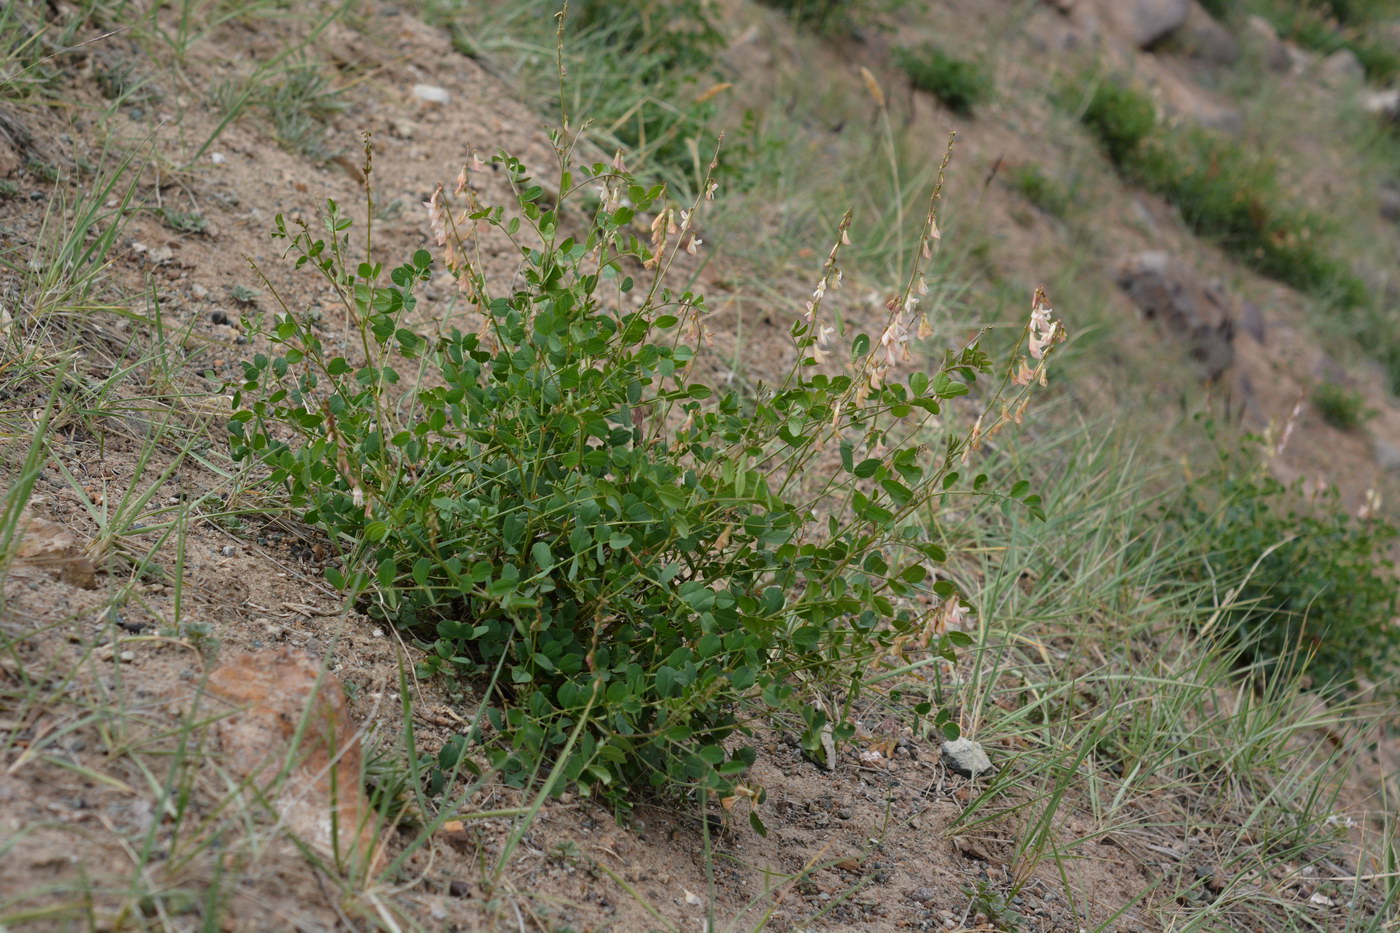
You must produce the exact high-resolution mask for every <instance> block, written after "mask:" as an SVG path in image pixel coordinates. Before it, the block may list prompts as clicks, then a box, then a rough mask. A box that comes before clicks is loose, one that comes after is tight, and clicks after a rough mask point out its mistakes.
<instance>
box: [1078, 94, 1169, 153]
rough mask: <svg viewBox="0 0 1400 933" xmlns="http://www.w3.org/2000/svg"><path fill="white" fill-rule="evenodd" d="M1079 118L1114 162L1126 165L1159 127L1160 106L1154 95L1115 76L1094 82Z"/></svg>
mask: <svg viewBox="0 0 1400 933" xmlns="http://www.w3.org/2000/svg"><path fill="white" fill-rule="evenodd" d="M1062 96H1063V97H1064V99H1065V100H1066V101H1068V100H1069V99H1070V95H1069V94H1067V93H1066V94H1063V95H1062ZM1080 120H1081V121H1082V122H1083V123H1084V125H1085V126H1086V127H1088V129H1089V131H1090V132H1091V133H1093V134H1094V136H1095V137H1096V138H1097V139H1098V140H1099V143H1100V144H1101V145H1102V146H1103V148H1104V151H1105V152H1106V153H1108V157H1109V158H1110V159H1112V160H1113V163H1114V164H1115V165H1118V166H1123V165H1125V164H1127V163H1128V162H1129V160H1130V159H1131V158H1132V157H1133V156H1134V155H1136V154H1137V151H1138V148H1139V146H1141V145H1142V142H1143V141H1144V140H1145V139H1147V137H1148V136H1150V135H1151V134H1152V131H1153V130H1155V129H1156V128H1157V107H1156V105H1155V104H1153V103H1152V98H1150V97H1148V96H1147V95H1146V94H1144V93H1143V92H1141V91H1139V90H1137V89H1136V88H1133V87H1132V86H1130V85H1129V84H1128V82H1127V81H1124V80H1121V79H1117V78H1113V79H1108V80H1102V81H1099V82H1097V83H1096V84H1095V85H1094V87H1093V92H1092V93H1091V94H1090V96H1089V99H1088V101H1087V102H1086V103H1085V104H1084V105H1083V111H1082V113H1081V114H1080Z"/></svg>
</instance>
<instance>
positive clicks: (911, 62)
mask: <svg viewBox="0 0 1400 933" xmlns="http://www.w3.org/2000/svg"><path fill="white" fill-rule="evenodd" d="M894 61H895V64H897V65H898V66H899V67H900V69H901V70H902V71H903V72H904V73H905V74H906V75H907V76H908V77H909V82H910V83H911V84H913V85H914V87H916V88H918V89H919V90H921V91H928V92H929V93H930V94H933V95H935V96H936V97H938V99H939V100H941V101H943V103H945V104H947V105H948V107H949V109H951V110H953V111H954V112H955V113H961V114H964V115H967V114H971V113H972V110H973V108H974V107H975V106H976V105H978V104H980V103H982V102H983V101H984V100H986V99H987V98H988V97H990V96H991V94H992V90H993V87H994V85H993V82H992V76H991V74H989V73H988V72H987V70H986V68H984V67H983V66H982V65H981V64H980V63H978V62H976V61H972V60H970V59H964V58H958V57H957V56H955V55H950V54H949V53H947V52H945V51H944V50H943V49H941V48H939V47H938V46H936V45H933V44H930V43H926V44H924V45H921V46H917V47H914V48H902V49H895V50H894Z"/></svg>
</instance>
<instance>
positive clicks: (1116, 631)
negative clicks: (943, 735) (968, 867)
mask: <svg viewBox="0 0 1400 933" xmlns="http://www.w3.org/2000/svg"><path fill="white" fill-rule="evenodd" d="M1144 414H1145V413H1144ZM1125 415H1126V417H1124V416H1125ZM1119 417H1120V419H1122V420H1121V421H1120V423H1119V424H1118V425H1117V426H1109V425H1086V424H1082V423H1078V424H1075V423H1069V424H1065V425H1064V426H1063V427H1061V428H1058V429H1052V430H1050V431H1048V432H1046V433H1045V434H1044V435H1042V436H1040V437H1036V438H1030V437H1025V438H1020V437H1018V438H1017V439H1014V440H1012V441H1008V442H1007V444H1006V445H1004V446H1002V447H1001V448H999V449H998V450H996V451H993V452H990V453H989V454H988V455H987V456H986V458H985V459H984V461H983V462H982V463H981V464H980V468H981V469H983V470H984V471H985V472H987V473H988V475H989V476H991V477H993V481H995V477H997V476H1010V475H1021V473H1022V471H1024V470H1026V469H1027V468H1028V467H1029V465H1031V464H1034V465H1036V466H1035V468H1034V469H1033V472H1034V473H1035V474H1036V475H1037V476H1038V478H1042V482H1041V483H1040V488H1041V489H1042V491H1043V493H1044V496H1045V502H1046V506H1047V509H1048V511H1047V516H1048V519H1047V521H1046V522H1045V523H1040V522H1031V521H1025V520H1023V519H1022V517H1021V516H1018V515H1015V514H1014V513H1013V514H1011V515H1009V516H1007V515H1003V514H1002V513H1000V512H999V511H997V510H996V509H993V508H984V507H981V506H976V505H974V506H971V507H967V508H964V509H958V510H957V511H958V512H961V513H962V515H963V520H962V521H961V522H957V521H954V520H953V519H952V516H950V515H949V513H948V512H947V511H943V512H941V513H940V517H941V519H942V520H943V521H944V522H946V523H947V527H948V528H949V530H950V534H951V535H955V536H956V540H959V541H961V542H962V543H963V547H962V553H963V554H964V555H967V556H968V557H969V558H971V559H970V561H969V562H965V563H963V564H962V565H961V566H959V567H958V568H957V570H956V571H955V575H956V573H957V572H962V573H966V574H968V575H969V576H972V577H975V578H976V579H978V580H979V589H978V597H977V600H976V603H975V608H976V609H977V613H978V614H977V621H976V624H975V626H974V630H975V638H976V641H975V646H974V648H973V650H972V651H971V652H969V654H970V655H971V657H969V658H968V660H967V662H966V663H965V664H959V665H956V666H951V665H950V666H944V667H942V668H938V669H932V670H929V671H928V672H927V677H926V687H925V688H924V691H919V690H913V691H911V690H910V689H909V686H908V685H903V686H901V688H900V693H901V694H902V696H901V698H900V702H904V703H911V702H916V701H918V700H924V701H926V702H930V703H933V704H939V703H949V704H951V705H952V706H953V707H954V708H956V709H958V710H960V711H961V718H960V720H959V722H960V724H961V725H962V726H963V728H964V731H965V732H968V733H971V734H972V735H974V736H976V737H977V738H978V740H979V741H981V742H982V743H983V744H984V745H986V746H987V747H988V748H989V749H991V750H992V755H993V759H994V761H995V762H996V763H997V764H998V766H999V767H1000V771H999V772H998V774H996V775H995V776H994V777H992V778H991V779H990V780H989V781H988V782H987V783H986V784H985V785H984V787H983V790H982V792H981V793H980V794H979V795H978V796H976V797H975V798H974V799H973V800H971V801H969V803H968V805H967V806H966V808H965V809H964V811H963V813H962V814H960V815H959V817H958V818H957V820H956V821H955V822H954V825H953V828H952V832H953V833H955V834H968V835H971V836H974V837H976V836H979V835H987V834H988V833H989V831H991V830H996V829H999V830H1000V833H1001V834H1007V835H1010V836H1011V837H1012V838H1014V839H1015V840H1016V843H1015V848H1014V855H1013V856H1012V858H1011V860H1010V863H1009V864H1008V872H1009V874H1010V878H1009V880H1008V881H1007V882H1005V883H1003V884H1000V885H997V886H996V887H995V888H991V889H985V888H984V889H979V890H978V891H977V892H976V893H977V894H978V895H979V897H980V902H981V903H982V904H983V905H985V906H987V907H991V908H998V907H1001V906H1002V905H1005V904H1007V903H1014V901H1013V900H1012V899H1013V898H1014V897H1016V896H1017V895H1018V894H1019V893H1020V892H1021V890H1023V888H1024V887H1025V886H1026V885H1027V884H1029V883H1031V879H1033V878H1034V877H1036V876H1037V874H1040V875H1042V876H1043V874H1044V873H1045V869H1047V868H1048V870H1049V873H1051V874H1058V875H1059V876H1060V877H1061V878H1063V879H1065V892H1066V895H1067V896H1068V897H1069V898H1070V899H1071V901H1074V899H1075V898H1077V893H1076V891H1075V888H1074V886H1073V885H1072V884H1070V878H1072V877H1073V873H1074V871H1075V867H1074V866H1075V864H1076V862H1077V860H1078V859H1079V858H1080V857H1083V855H1084V854H1085V853H1084V851H1083V850H1084V849H1085V848H1086V847H1087V846H1088V845H1090V844H1092V843H1094V842H1095V841H1097V840H1099V839H1101V838H1103V837H1104V836H1107V835H1109V834H1112V835H1113V838H1114V839H1115V840H1117V841H1118V842H1119V843H1120V844H1121V845H1123V846H1125V847H1126V848H1127V849H1128V850H1129V851H1130V852H1139V853H1141V854H1143V855H1146V854H1148V853H1150V852H1151V851H1159V852H1160V851H1161V850H1162V849H1178V848H1179V847H1182V846H1184V845H1185V844H1187V841H1188V840H1194V841H1195V844H1199V842H1200V840H1201V839H1202V838H1205V839H1207V840H1209V845H1210V847H1211V848H1212V850H1213V851H1214V853H1215V855H1216V857H1217V858H1218V861H1219V862H1220V864H1221V865H1222V866H1224V871H1223V877H1226V878H1230V879H1236V880H1234V881H1231V882H1229V883H1227V884H1226V885H1225V886H1224V887H1223V888H1222V889H1221V890H1219V891H1218V892H1211V891H1209V890H1208V889H1207V888H1206V887H1205V885H1204V884H1203V881H1202V878H1201V876H1199V875H1197V874H1196V873H1195V872H1194V871H1193V870H1192V869H1193V868H1194V867H1195V866H1194V865H1187V866H1184V870H1183V871H1182V872H1180V873H1179V874H1178V873H1176V872H1173V871H1170V870H1168V871H1166V872H1164V873H1162V874H1161V875H1160V876H1159V877H1157V878H1156V879H1155V880H1154V883H1153V884H1151V885H1149V886H1147V887H1145V888H1144V889H1143V891H1142V892H1141V894H1140V896H1139V897H1138V898H1137V899H1136V900H1134V901H1131V902H1129V903H1127V904H1124V905H1122V907H1121V908H1120V911H1121V913H1120V915H1119V917H1118V918H1117V922H1118V923H1119V924H1121V928H1123V929H1142V928H1146V927H1149V926H1151V925H1152V924H1151V921H1150V920H1149V918H1153V917H1155V918H1158V919H1160V918H1161V917H1162V916H1163V915H1164V914H1173V915H1177V916H1179V917H1182V918H1183V919H1186V920H1189V924H1188V925H1187V926H1184V927H1183V928H1184V929H1202V930H1205V929H1249V928H1256V927H1258V928H1265V929H1293V928H1298V929H1303V928H1306V926H1305V925H1303V924H1302V923H1301V921H1303V920H1305V919H1307V914H1306V911H1307V910H1308V905H1307V904H1305V903H1301V904H1300V903H1298V902H1289V901H1286V900H1280V899H1278V898H1276V897H1275V896H1273V895H1272V894H1271V893H1270V892H1269V890H1268V889H1267V888H1266V887H1264V886H1261V885H1258V884H1253V883H1251V879H1253V878H1263V877H1269V876H1270V873H1271V872H1287V873H1289V874H1290V876H1298V877H1301V876H1306V875H1307V874H1309V873H1316V874H1323V873H1324V872H1332V873H1335V870H1334V869H1326V865H1327V864H1328V862H1329V861H1331V862H1337V861H1343V860H1350V861H1352V862H1353V863H1354V860H1355V856H1354V855H1349V854H1348V850H1349V846H1348V844H1347V842H1346V840H1345V839H1344V838H1342V837H1341V836H1339V835H1338V834H1337V832H1336V831H1335V830H1334V827H1333V824H1334V821H1335V819H1336V815H1337V811H1338V807H1339V805H1340V804H1339V801H1338V793H1339V790H1340V786H1341V781H1342V779H1343V777H1344V776H1345V774H1346V771H1347V768H1348V767H1349V765H1350V763H1351V762H1352V761H1353V760H1354V759H1355V758H1357V757H1358V756H1359V755H1360V754H1362V752H1363V750H1364V742H1363V740H1362V738H1361V737H1360V735H1358V730H1357V729H1356V728H1355V727H1356V726H1357V725H1358V724H1360V723H1361V722H1363V721H1364V718H1365V717H1366V716H1367V715H1369V714H1370V712H1369V711H1368V710H1367V708H1366V707H1364V706H1362V705H1360V704H1359V703H1358V702H1352V701H1343V700H1337V699H1334V700H1333V701H1332V702H1331V703H1330V704H1329V705H1327V706H1319V705H1318V704H1316V703H1315V701H1313V700H1312V699H1311V698H1309V697H1307V696H1304V695H1303V690H1304V687H1305V679H1304V675H1303V674H1302V673H1300V672H1298V671H1297V670H1285V669H1275V670H1274V671H1273V672H1272V673H1270V672H1269V671H1268V670H1267V669H1265V668H1264V667H1263V666H1262V665H1255V666H1253V667H1248V665H1249V664H1250V660H1249V659H1248V658H1247V657H1246V654H1245V647H1244V646H1243V645H1242V644H1241V643H1240V642H1238V641H1237V640H1235V639H1234V638H1232V637H1228V635H1227V629H1228V626H1225V625H1222V624H1221V623H1220V622H1219V621H1218V620H1217V621H1216V623H1215V624H1214V625H1213V626H1212V625H1209V623H1210V622H1211V620H1212V619H1214V618H1216V616H1217V614H1218V613H1219V612H1220V611H1221V610H1222V608H1223V609H1225V610H1227V611H1229V610H1235V609H1240V610H1243V609H1245V608H1247V607H1248V606H1250V605H1251V603H1250V602H1249V596H1248V595H1247V594H1239V593H1235V592H1234V588H1235V586H1236V585H1237V584H1238V580H1237V579H1227V578H1225V577H1224V576H1223V575H1211V576H1202V575H1191V574H1188V573H1186V572H1185V571H1187V570H1188V569H1190V568H1199V567H1200V566H1201V553H1202V541H1208V540H1209V539H1208V538H1202V537H1198V536H1196V534H1195V533H1194V532H1192V533H1186V532H1185V530H1184V529H1183V528H1182V527H1181V526H1178V525H1173V524H1171V523H1163V522H1162V521H1161V517H1160V510H1161V509H1162V508H1164V507H1166V508H1170V507H1172V506H1174V504H1175V503H1176V502H1178V501H1179V499H1180V497H1181V495H1182V494H1183V486H1182V484H1181V481H1180V480H1179V479H1177V478H1174V477H1173V476H1171V475H1168V474H1167V473H1166V472H1161V471H1156V470H1153V469H1152V468H1151V467H1150V466H1149V464H1150V462H1152V460H1153V459H1155V457H1154V456H1153V454H1152V453H1151V452H1150V451H1147V450H1145V449H1144V448H1143V446H1142V445H1143V444H1144V443H1147V440H1146V437H1147V435H1144V440H1143V441H1141V442H1140V441H1135V440H1134V439H1133V437H1134V434H1135V429H1134V428H1133V427H1131V426H1130V425H1131V424H1132V423H1134V422H1135V421H1136V418H1135V416H1134V413H1132V412H1127V413H1123V412H1120V413H1119ZM1150 417H1151V418H1152V419H1154V421H1155V420H1156V419H1158V418H1159V414H1157V413H1153V414H1152V415H1151V416H1150ZM1056 420H1058V419H1056ZM1153 430H1160V426H1159V427H1158V428H1155V429H1153ZM1232 566H1233V565H1232ZM1311 582H1314V583H1317V582H1321V575H1320V573H1319V574H1318V575H1315V576H1313V577H1312V578H1311ZM1193 628H1194V629H1195V630H1196V634H1195V635H1192V634H1191V632H1192V629H1193ZM1242 663H1243V664H1244V665H1246V670H1245V671H1244V672H1242V671H1241V664H1242ZM1249 674H1253V675H1254V676H1246V675H1249ZM872 680H876V681H878V682H879V683H878V684H877V686H883V684H884V681H883V680H882V678H880V677H877V678H872ZM889 699H891V700H892V701H893V700H894V699H895V698H894V697H892V696H891V697H890V698H889ZM1322 730H1327V734H1329V735H1334V736H1337V737H1338V742H1337V744H1336V745H1329V746H1328V750H1327V751H1325V752H1323V753H1322V754H1320V755H1318V756H1317V757H1316V758H1315V759H1312V758H1309V759H1304V758H1303V757H1301V755H1300V752H1299V751H1298V749H1299V747H1300V746H1303V745H1307V746H1311V745H1313V744H1314V743H1315V741H1316V736H1318V735H1319V734H1321V731H1322ZM1164 797H1170V798H1171V799H1172V800H1173V803H1172V805H1171V806H1169V807H1166V808H1156V809H1154V810H1153V811H1152V816H1151V817H1148V818H1147V819H1146V820H1144V814H1143V811H1142V810H1141V802H1142V801H1145V800H1161V799H1163V798H1164ZM1068 813H1083V814H1086V815H1087V819H1085V821H1084V823H1083V824H1082V826H1081V828H1080V829H1079V830H1078V831H1077V832H1074V833H1068V832H1066V831H1065V825H1066V817H1067V814H1068ZM1309 866H1311V868H1309ZM1300 872H1301V873H1302V874H1301V875H1299V874H1298V873H1300ZM1379 888H1380V886H1379V885H1373V884H1368V885H1364V886H1363V888H1362V889H1361V890H1359V892H1358V893H1359V894H1361V895H1362V896H1361V898H1360V899H1359V900H1358V903H1359V904H1361V903H1368V902H1371V901H1379V900H1380V893H1379V891H1378V889H1379ZM1014 919H1015V918H1014V915H1011V914H1010V913H1009V912H1007V913H1005V914H1003V917H1002V922H1011V921H1014ZM1290 924H1294V925H1290ZM1101 928H1106V927H1101ZM1115 928H1116V927H1115Z"/></svg>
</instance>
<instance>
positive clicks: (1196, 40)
mask: <svg viewBox="0 0 1400 933" xmlns="http://www.w3.org/2000/svg"><path fill="white" fill-rule="evenodd" d="M1181 48H1182V50H1183V51H1184V52H1185V53H1186V54H1187V55H1189V56H1190V57H1192V58H1194V59H1196V60H1197V61H1201V62H1205V63H1206V64H1208V65H1221V66H1227V65H1233V64H1234V63H1235V62H1237V61H1239V60H1240V43H1239V40H1237V39H1236V38H1235V34H1234V33H1232V32H1231V31H1230V30H1228V29H1226V28H1225V27H1224V26H1222V25H1220V23H1218V22H1216V20H1215V18H1214V17H1212V16H1211V15H1210V14H1209V13H1207V12H1206V11H1205V10H1203V9H1201V7H1200V5H1199V4H1197V3H1192V4H1191V14H1190V17H1189V18H1188V19H1187V21H1186V26H1185V28H1184V29H1182V31H1181Z"/></svg>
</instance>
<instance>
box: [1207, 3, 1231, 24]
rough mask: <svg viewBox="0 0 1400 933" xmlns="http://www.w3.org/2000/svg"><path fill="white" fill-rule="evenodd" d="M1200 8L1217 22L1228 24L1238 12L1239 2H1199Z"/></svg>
mask: <svg viewBox="0 0 1400 933" xmlns="http://www.w3.org/2000/svg"><path fill="white" fill-rule="evenodd" d="M1201 7H1202V8H1203V9H1204V10H1205V11H1206V12H1207V13H1209V14H1210V15H1211V17H1212V18H1214V19H1216V20H1218V21H1219V22H1222V23H1225V22H1229V21H1230V20H1231V19H1233V18H1234V16H1235V14H1236V13H1237V12H1239V0H1201Z"/></svg>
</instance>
